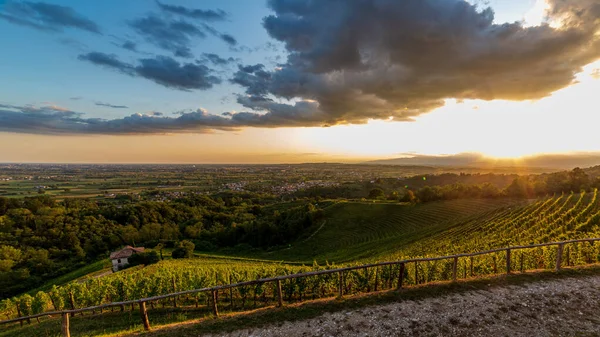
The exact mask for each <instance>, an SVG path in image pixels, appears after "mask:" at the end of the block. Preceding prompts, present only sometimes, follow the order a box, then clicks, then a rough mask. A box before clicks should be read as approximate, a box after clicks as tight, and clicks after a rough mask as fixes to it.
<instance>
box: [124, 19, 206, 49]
mask: <svg viewBox="0 0 600 337" xmlns="http://www.w3.org/2000/svg"><path fill="white" fill-rule="evenodd" d="M129 26H130V27H131V28H133V29H134V30H135V32H136V33H138V34H140V35H141V36H143V37H144V38H145V39H146V41H147V42H149V43H151V44H153V45H155V46H157V47H159V48H161V49H164V50H167V51H170V52H171V53H173V55H175V56H178V57H184V58H191V57H192V56H193V55H192V52H191V49H190V46H191V43H192V39H193V38H204V37H206V34H205V33H204V32H203V31H202V30H201V29H200V28H199V27H198V26H196V25H194V24H191V23H189V22H187V21H184V20H176V21H172V20H165V19H162V18H160V17H158V16H155V15H149V16H146V17H144V18H140V19H136V20H133V21H131V22H130V23H129Z"/></svg>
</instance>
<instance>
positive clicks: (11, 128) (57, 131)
mask: <svg viewBox="0 0 600 337" xmlns="http://www.w3.org/2000/svg"><path fill="white" fill-rule="evenodd" d="M240 102H242V103H243V104H248V105H250V106H253V107H254V108H268V109H270V110H271V111H269V112H267V113H265V114H257V113H253V112H238V113H232V112H228V113H223V114H221V115H216V114H210V113H208V111H206V110H205V109H202V108H200V109H196V110H188V111H178V112H175V113H173V114H172V115H174V116H175V117H173V116H165V115H164V114H162V113H160V112H154V111H152V112H149V113H144V114H142V113H136V114H132V115H129V116H126V117H122V118H116V119H101V118H88V117H85V114H84V113H81V112H75V111H71V110H69V109H65V108H62V107H57V106H42V107H35V106H31V105H28V106H14V105H1V104H0V132H16V133H27V134H48V135H81V134H89V135H134V134H172V133H209V132H213V131H214V130H222V131H236V130H239V129H241V128H243V127H249V126H250V127H267V128H272V127H280V126H291V125H298V126H301V125H307V124H308V125H320V123H321V120H322V118H321V116H318V115H315V111H316V109H315V106H314V102H297V103H296V104H295V106H294V107H293V109H291V108H289V107H288V106H287V105H278V104H277V103H275V102H270V101H253V102H249V101H244V100H243V99H240ZM297 111H303V112H304V114H303V119H301V120H299V119H298V118H297Z"/></svg>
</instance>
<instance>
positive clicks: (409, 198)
mask: <svg viewBox="0 0 600 337" xmlns="http://www.w3.org/2000/svg"><path fill="white" fill-rule="evenodd" d="M400 201H402V202H415V201H417V197H416V196H415V192H413V191H412V190H406V192H405V193H404V195H403V196H402V199H400Z"/></svg>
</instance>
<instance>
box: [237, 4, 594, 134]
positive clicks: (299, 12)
mask: <svg viewBox="0 0 600 337" xmlns="http://www.w3.org/2000/svg"><path fill="white" fill-rule="evenodd" d="M268 3H269V6H270V8H271V9H272V10H273V11H274V14H273V15H270V16H268V17H266V18H265V19H264V21H263V25H264V27H265V29H266V30H267V32H268V34H269V35H270V36H271V37H273V38H274V39H276V40H278V41H279V42H281V43H283V44H284V45H285V48H286V50H287V53H288V57H287V61H286V62H285V63H284V64H282V65H280V67H278V68H276V69H274V70H270V69H269V70H267V69H265V67H264V66H262V65H256V66H254V67H255V68H252V67H240V68H239V69H238V71H237V72H236V73H235V74H234V76H233V78H232V79H231V81H232V82H233V83H237V84H239V85H241V86H242V87H244V88H245V91H246V94H247V95H249V96H250V97H252V99H247V98H244V100H245V101H248V102H245V106H246V107H248V108H251V109H254V108H256V109H258V110H257V111H267V112H272V113H276V114H277V115H282V114H283V111H284V110H285V111H286V112H285V114H283V115H285V120H286V121H287V122H288V123H289V125H290V126H291V125H298V124H303V125H315V123H316V118H321V122H322V124H323V125H334V124H345V123H365V122H367V121H368V120H369V119H381V120H388V119H390V118H391V119H392V120H394V121H410V120H413V119H414V117H416V116H419V115H421V114H424V113H427V112H429V111H431V110H433V109H436V108H439V107H441V106H443V105H444V104H445V103H444V102H445V100H446V99H449V98H454V99H458V100H461V99H482V100H496V99H506V100H530V99H540V98H543V97H546V96H548V95H550V94H552V93H553V92H554V91H556V90H559V89H562V88H564V87H566V86H569V85H571V84H573V83H574V81H575V74H576V73H578V72H580V71H582V67H583V66H585V65H587V64H589V63H591V62H593V61H594V60H596V59H598V58H600V36H599V35H598V34H597V32H598V31H599V29H600V21H599V20H597V18H598V17H599V15H600V5H598V3H597V0H551V1H549V3H550V6H549V8H550V9H549V12H548V20H549V22H554V23H555V22H560V25H556V24H553V25H549V24H543V25H540V26H534V27H524V26H523V25H522V24H521V23H518V22H517V23H505V24H496V23H494V12H493V11H492V9H490V8H485V9H480V8H478V7H476V6H474V5H471V4H469V3H468V2H466V1H463V0H431V1H417V0H414V1H413V0H406V1H396V0H379V1H342V0H334V1H310V0H295V1H291V0H270V1H269V2H268ZM332 13H336V15H335V16H332ZM273 98H283V99H288V100H294V101H298V100H299V101H304V102H314V103H311V104H309V106H310V109H307V106H306V104H298V103H292V104H288V105H287V106H286V107H285V109H284V107H283V106H282V104H280V103H277V104H275V103H273V101H272V99H273ZM257 102H258V103H260V104H257ZM272 109H275V110H272ZM309 110H310V112H309Z"/></svg>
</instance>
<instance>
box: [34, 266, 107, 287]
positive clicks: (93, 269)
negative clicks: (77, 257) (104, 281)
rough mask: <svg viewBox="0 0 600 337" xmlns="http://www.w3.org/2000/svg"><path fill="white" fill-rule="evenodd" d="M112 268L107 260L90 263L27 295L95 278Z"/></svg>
mask: <svg viewBox="0 0 600 337" xmlns="http://www.w3.org/2000/svg"><path fill="white" fill-rule="evenodd" d="M110 268H111V264H110V261H109V260H106V259H105V260H100V261H96V262H94V263H90V264H88V265H86V266H84V267H81V268H79V269H76V270H73V271H72V272H70V273H67V274H64V275H61V276H59V277H56V278H53V279H51V280H48V281H47V282H46V283H44V284H43V285H41V286H39V287H37V288H35V289H32V290H30V291H28V292H27V293H28V294H31V295H34V294H35V293H37V292H38V291H48V290H50V289H51V288H52V286H53V285H57V286H60V285H63V284H67V283H69V282H71V281H74V280H77V279H81V278H86V277H93V276H94V275H96V274H98V273H99V272H101V271H102V272H103V271H109V270H110Z"/></svg>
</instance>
